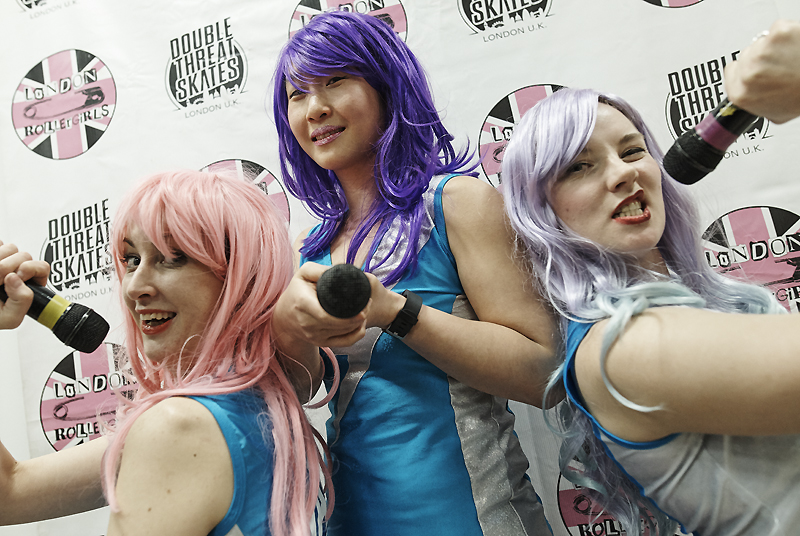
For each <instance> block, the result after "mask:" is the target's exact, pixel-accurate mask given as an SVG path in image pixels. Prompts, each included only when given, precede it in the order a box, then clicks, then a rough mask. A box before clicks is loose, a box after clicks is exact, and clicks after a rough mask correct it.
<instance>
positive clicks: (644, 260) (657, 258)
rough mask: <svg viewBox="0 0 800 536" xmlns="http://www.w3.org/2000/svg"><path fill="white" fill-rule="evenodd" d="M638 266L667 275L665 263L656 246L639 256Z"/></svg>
mask: <svg viewBox="0 0 800 536" xmlns="http://www.w3.org/2000/svg"><path fill="white" fill-rule="evenodd" d="M639 266H641V267H642V268H644V269H646V270H650V271H651V272H655V273H657V274H661V275H666V276H669V269H668V268H667V263H666V262H664V257H662V256H661V252H660V251H658V248H653V249H651V250H650V251H649V252H648V253H647V254H646V255H645V256H643V257H641V258H639Z"/></svg>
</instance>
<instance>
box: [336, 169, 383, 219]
mask: <svg viewBox="0 0 800 536" xmlns="http://www.w3.org/2000/svg"><path fill="white" fill-rule="evenodd" d="M336 177H337V178H338V179H339V184H340V185H341V187H342V191H343V192H344V197H345V199H347V207H348V213H347V216H346V220H345V229H350V230H355V229H356V228H357V227H358V226H359V225H360V224H361V222H362V221H364V219H365V218H366V217H367V216H368V215H369V210H370V208H371V207H372V203H373V202H374V201H375V198H376V197H377V196H378V186H377V184H376V182H375V176H374V175H373V174H372V168H371V167H370V170H369V173H364V172H361V173H353V172H350V173H348V172H344V173H340V172H337V173H336Z"/></svg>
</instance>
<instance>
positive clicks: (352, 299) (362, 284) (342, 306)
mask: <svg viewBox="0 0 800 536" xmlns="http://www.w3.org/2000/svg"><path fill="white" fill-rule="evenodd" d="M371 294H372V287H371V286H370V284H369V279H367V276H366V275H365V274H364V272H362V271H361V270H359V269H358V268H357V267H356V266H354V265H352V264H334V265H333V266H331V267H330V268H328V269H327V270H325V271H324V272H323V273H322V276H320V278H319V281H317V299H318V300H319V304H320V305H321V306H322V308H323V309H325V312H326V313H328V314H329V315H331V316H335V317H336V318H352V317H354V316H356V315H357V314H358V313H360V312H361V310H362V309H364V307H366V306H367V302H369V298H370V295H371Z"/></svg>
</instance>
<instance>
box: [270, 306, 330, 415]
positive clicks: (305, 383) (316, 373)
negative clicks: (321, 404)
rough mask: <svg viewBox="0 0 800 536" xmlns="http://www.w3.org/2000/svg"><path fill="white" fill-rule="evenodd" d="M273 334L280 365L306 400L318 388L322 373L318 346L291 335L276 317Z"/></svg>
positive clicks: (300, 395) (306, 400)
mask: <svg viewBox="0 0 800 536" xmlns="http://www.w3.org/2000/svg"><path fill="white" fill-rule="evenodd" d="M272 329H273V334H274V339H275V345H276V350H277V352H278V356H279V359H280V360H281V367H282V368H283V370H284V372H285V373H286V375H287V377H288V378H289V381H291V382H292V385H294V388H295V391H296V392H297V396H298V398H299V399H300V401H301V402H303V403H305V402H308V401H309V400H310V399H311V398H312V397H313V396H314V394H315V393H316V392H317V390H318V389H319V386H320V384H321V383H322V375H323V373H324V370H323V365H322V360H321V358H320V354H319V347H318V346H316V345H314V344H312V343H311V342H309V341H307V340H305V339H302V338H299V337H296V336H293V335H292V331H291V330H290V329H288V327H287V326H284V325H282V322H281V321H280V320H279V319H278V318H277V317H276V318H275V319H274V320H273V327H272Z"/></svg>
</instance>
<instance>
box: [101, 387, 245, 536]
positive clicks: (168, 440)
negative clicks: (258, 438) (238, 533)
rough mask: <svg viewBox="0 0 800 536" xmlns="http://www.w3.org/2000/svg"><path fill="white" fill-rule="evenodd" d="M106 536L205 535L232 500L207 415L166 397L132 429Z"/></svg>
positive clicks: (219, 437) (226, 460)
mask: <svg viewBox="0 0 800 536" xmlns="http://www.w3.org/2000/svg"><path fill="white" fill-rule="evenodd" d="M116 494H117V502H118V505H119V511H118V512H112V514H111V519H110V520H109V531H108V533H109V535H116V534H125V535H126V536H129V535H138V534H141V535H153V534H169V535H170V536H173V535H197V536H200V535H203V536H204V535H206V534H208V533H209V532H210V531H211V530H212V529H213V528H214V527H215V526H216V525H217V524H218V523H219V522H220V521H221V520H222V519H223V517H225V514H226V513H227V511H228V508H229V507H230V504H231V500H232V498H233V468H232V464H231V458H230V453H229V451H228V447H227V443H226V442H225V438H224V436H223V434H222V431H221V430H220V429H219V426H218V425H217V422H216V420H215V419H214V417H213V416H212V415H211V413H210V412H209V411H208V410H207V409H206V408H205V407H204V406H203V405H202V404H200V403H199V402H197V401H195V400H192V399H189V398H181V397H176V398H169V399H167V400H164V401H162V402H160V403H158V404H156V405H155V406H153V407H152V408H150V409H148V410H147V411H145V412H144V413H143V414H142V415H141V416H139V418H137V419H136V421H135V422H134V423H133V425H132V426H131V429H130V432H129V433H128V437H127V438H126V440H125V446H124V449H123V453H122V459H121V462H120V468H119V477H118V479H117V485H116Z"/></svg>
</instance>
